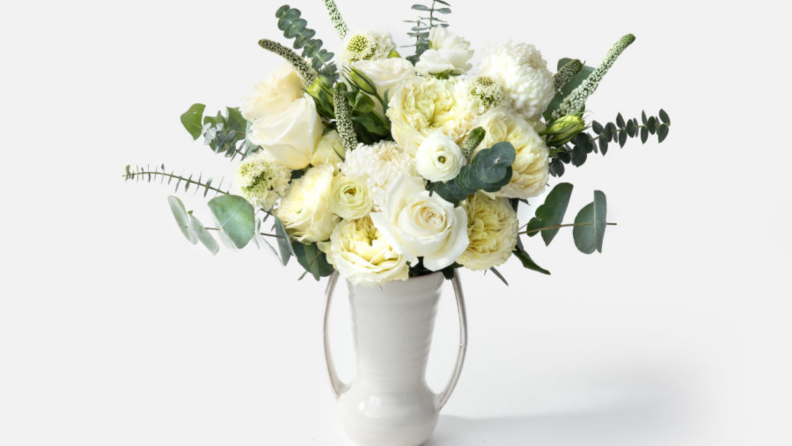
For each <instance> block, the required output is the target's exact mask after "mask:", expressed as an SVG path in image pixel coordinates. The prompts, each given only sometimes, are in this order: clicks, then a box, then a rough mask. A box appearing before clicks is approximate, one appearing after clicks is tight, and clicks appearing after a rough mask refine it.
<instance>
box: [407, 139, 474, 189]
mask: <svg viewBox="0 0 792 446" xmlns="http://www.w3.org/2000/svg"><path fill="white" fill-rule="evenodd" d="M465 164H467V159H466V158H465V155H464V154H463V153H462V150H461V149H460V148H459V146H458V145H457V143H455V142H454V140H453V139H451V138H450V137H448V136H446V135H444V134H443V132H435V133H433V134H432V135H430V136H429V137H428V138H426V139H425V140H424V141H423V143H421V145H420V147H418V151H417V152H415V165H416V168H417V169H418V173H419V174H421V176H422V177H424V178H426V179H427V180H429V181H434V182H440V181H449V180H452V179H454V178H456V176H457V175H458V174H459V171H460V170H461V169H462V167H463V166H465Z"/></svg>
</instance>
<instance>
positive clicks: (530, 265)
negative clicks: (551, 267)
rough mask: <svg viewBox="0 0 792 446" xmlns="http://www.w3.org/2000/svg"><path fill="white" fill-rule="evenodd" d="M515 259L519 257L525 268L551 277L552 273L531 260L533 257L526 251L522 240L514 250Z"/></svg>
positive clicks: (518, 241)
mask: <svg viewBox="0 0 792 446" xmlns="http://www.w3.org/2000/svg"><path fill="white" fill-rule="evenodd" d="M512 254H514V256H515V257H517V258H518V259H519V260H520V262H521V263H522V266H523V268H525V269H529V270H531V271H536V272H537V273H541V274H545V275H548V276H549V275H550V271H548V270H546V269H544V268H542V267H541V266H539V265H537V264H536V262H534V261H533V259H531V256H529V255H528V252H526V251H525V247H524V246H523V244H522V240H519V239H518V240H517V247H516V248H515V249H514V252H513V253H512Z"/></svg>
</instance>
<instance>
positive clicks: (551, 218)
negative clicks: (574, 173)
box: [534, 183, 574, 246]
mask: <svg viewBox="0 0 792 446" xmlns="http://www.w3.org/2000/svg"><path fill="white" fill-rule="evenodd" d="M573 188H574V186H572V185H571V184H569V183H560V184H558V185H557V186H556V187H554V188H553V190H552V191H551V192H550V193H549V194H548V195H547V198H546V199H545V202H544V204H543V205H541V206H539V207H538V208H537V209H536V218H538V219H539V220H541V222H542V226H541V227H549V226H557V225H560V224H561V223H563V221H564V215H565V214H566V210H567V207H568V206H569V198H570V197H571V196H572V189H573ZM534 224H535V223H534ZM535 229H538V228H535ZM558 231H559V228H555V229H546V230H544V231H542V239H543V240H544V242H545V245H548V246H549V245H550V242H552V241H553V238H555V236H556V234H558Z"/></svg>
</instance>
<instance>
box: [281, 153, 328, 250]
mask: <svg viewBox="0 0 792 446" xmlns="http://www.w3.org/2000/svg"><path fill="white" fill-rule="evenodd" d="M333 172H334V168H333V166H331V165H329V164H322V165H321V166H316V167H312V168H310V169H308V171H307V172H305V175H303V176H302V177H300V178H298V179H296V180H294V181H292V183H291V185H290V186H289V189H288V190H287V191H286V196H285V197H283V199H282V200H281V205H280V207H279V208H278V209H277V210H276V212H275V215H277V216H278V218H280V219H281V221H282V222H283V226H284V227H285V228H286V230H287V231H288V232H289V235H291V236H292V237H294V239H295V240H297V241H300V242H304V243H312V242H321V241H325V240H327V239H328V238H329V237H330V234H332V232H333V228H335V226H336V224H338V221H339V220H340V219H339V218H338V216H336V215H335V214H333V213H332V212H330V195H331V194H332V190H333V189H332V188H333Z"/></svg>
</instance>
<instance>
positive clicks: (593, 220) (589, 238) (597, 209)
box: [572, 191, 607, 254]
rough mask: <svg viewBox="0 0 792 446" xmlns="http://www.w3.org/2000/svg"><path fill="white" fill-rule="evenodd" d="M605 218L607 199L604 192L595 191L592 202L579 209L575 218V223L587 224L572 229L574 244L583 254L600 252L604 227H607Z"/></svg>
mask: <svg viewBox="0 0 792 446" xmlns="http://www.w3.org/2000/svg"><path fill="white" fill-rule="evenodd" d="M606 218H607V201H606V199H605V194H604V193H602V192H601V191H595V192H594V202H592V203H589V204H588V205H586V207H584V208H583V209H581V210H580V212H579V213H578V215H577V217H576V218H575V223H576V224H585V225H587V226H575V228H574V229H573V230H572V235H573V237H574V238H575V246H577V248H578V249H579V250H580V252H582V253H584V254H591V253H593V252H594V251H599V252H602V243H603V240H604V238H605V228H607V223H606Z"/></svg>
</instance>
